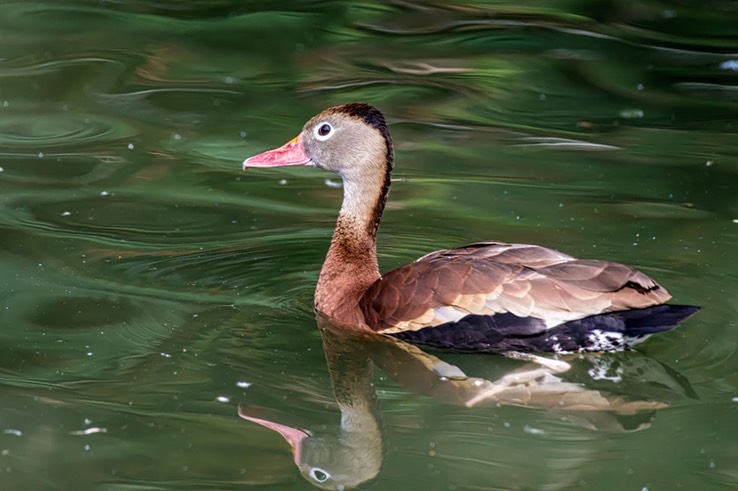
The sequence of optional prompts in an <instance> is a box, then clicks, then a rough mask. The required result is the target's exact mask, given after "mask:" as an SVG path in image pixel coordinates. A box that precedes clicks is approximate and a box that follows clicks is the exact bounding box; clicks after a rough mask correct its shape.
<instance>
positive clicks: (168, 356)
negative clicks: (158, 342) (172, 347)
mask: <svg viewBox="0 0 738 491" xmlns="http://www.w3.org/2000/svg"><path fill="white" fill-rule="evenodd" d="M159 354H160V355H161V356H162V357H164V358H171V357H172V355H170V354H169V353H164V352H163V351H162V352H161V353H159Z"/></svg>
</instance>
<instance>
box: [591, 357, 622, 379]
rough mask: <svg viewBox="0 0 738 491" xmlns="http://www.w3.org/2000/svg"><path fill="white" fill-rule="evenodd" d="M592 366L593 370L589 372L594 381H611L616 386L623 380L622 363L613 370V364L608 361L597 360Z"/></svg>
mask: <svg viewBox="0 0 738 491" xmlns="http://www.w3.org/2000/svg"><path fill="white" fill-rule="evenodd" d="M592 365H593V366H592V368H590V369H589V370H587V373H588V374H589V376H590V377H591V378H592V380H609V381H610V382H613V383H616V384H617V383H619V382H621V381H622V380H623V366H622V365H621V364H620V363H617V366H616V367H615V369H614V370H613V366H612V363H610V362H609V361H608V360H603V359H602V358H595V359H593V360H592Z"/></svg>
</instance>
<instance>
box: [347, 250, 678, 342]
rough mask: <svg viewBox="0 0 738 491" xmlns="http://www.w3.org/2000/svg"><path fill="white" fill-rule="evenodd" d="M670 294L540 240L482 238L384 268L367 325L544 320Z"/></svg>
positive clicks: (392, 327)
mask: <svg viewBox="0 0 738 491" xmlns="http://www.w3.org/2000/svg"><path fill="white" fill-rule="evenodd" d="M669 298H671V297H670V296H669V294H668V293H667V292H666V290H664V289H663V288H662V287H661V286H660V285H658V284H657V283H656V282H655V281H653V280H652V279H651V278H649V277H648V276H646V275H645V274H643V273H641V272H639V271H636V270H635V269H633V268H630V267H628V266H624V265H622V264H618V263H610V262H606V261H594V260H579V259H575V258H573V257H571V256H568V255H566V254H562V253H560V252H558V251H554V250H552V249H546V248H544V247H538V246H532V245H524V244H500V243H496V242H484V243H478V244H471V245H469V246H466V247H461V248H458V249H449V250H442V251H436V252H433V253H431V254H428V255H427V256H424V257H422V258H420V259H418V260H417V261H415V262H414V263H411V264H408V265H406V266H403V267H401V268H398V269H395V270H394V271H390V272H389V273H387V274H386V275H384V276H382V277H381V278H380V279H379V280H377V281H376V282H375V283H374V284H373V285H372V286H370V287H369V289H368V290H367V291H366V293H365V294H364V296H363V297H362V299H361V301H360V308H361V310H362V312H363V314H364V317H365V318H366V322H367V324H368V325H369V326H370V327H371V328H372V329H375V330H377V331H382V332H385V333H393V332H400V331H407V330H413V331H414V330H418V329H422V328H424V327H431V326H436V325H440V324H444V323H446V322H451V321H457V320H459V319H461V318H463V317H464V316H466V315H468V314H479V315H493V314H498V313H512V314H515V315H516V316H518V317H536V318H539V319H542V320H543V321H544V322H545V326H546V327H552V326H555V325H558V324H560V323H562V322H567V321H570V320H575V319H581V318H583V317H587V316H590V315H595V314H600V313H603V312H612V311H616V310H626V309H633V308H643V307H648V306H651V305H657V304H661V303H664V302H666V301H667V300H669Z"/></svg>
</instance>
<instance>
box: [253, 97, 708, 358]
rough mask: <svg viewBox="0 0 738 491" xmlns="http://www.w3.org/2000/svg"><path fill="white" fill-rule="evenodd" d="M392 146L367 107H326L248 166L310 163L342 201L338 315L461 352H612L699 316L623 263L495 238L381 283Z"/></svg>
mask: <svg viewBox="0 0 738 491" xmlns="http://www.w3.org/2000/svg"><path fill="white" fill-rule="evenodd" d="M393 162H394V154H393V147H392V141H391V138H390V134H389V131H388V129H387V125H386V123H385V120H384V117H383V116H382V114H381V113H380V112H379V111H377V110H376V109H374V108H373V107H371V106H369V105H366V104H358V103H356V104H346V105H343V106H337V107H333V108H329V109H326V110H325V111H323V112H322V113H320V114H318V115H317V116H315V117H314V118H313V119H311V120H310V121H308V122H307V124H306V125H305V127H304V128H303V130H302V132H301V133H300V134H299V135H298V136H297V137H296V138H295V139H293V140H291V141H290V142H289V143H287V144H285V145H284V146H282V147H280V148H278V149H276V150H271V151H268V152H264V153H262V154H260V155H256V156H254V157H251V158H249V159H247V160H246V161H245V162H244V164H243V165H244V168H247V167H275V166H284V165H314V166H316V167H320V168H322V169H326V170H329V171H332V172H335V173H336V174H338V175H339V176H341V178H342V179H343V185H344V197H343V205H342V207H341V212H340V214H339V217H338V222H337V224H336V229H335V232H334V234H333V240H332V242H331V246H330V249H329V251H328V255H327V257H326V260H325V263H324V264H323V268H322V270H321V272H320V278H319V280H318V285H317V287H316V290H315V307H316V309H317V310H318V311H320V312H323V313H325V314H326V315H328V316H331V317H333V318H334V319H336V320H338V321H340V322H342V323H345V324H348V325H351V326H354V327H359V328H364V329H369V330H373V331H376V332H379V333H383V334H390V335H393V336H395V337H398V338H400V339H403V340H406V341H410V342H415V343H421V344H427V345H433V346H439V347H448V348H456V349H465V350H467V349H468V350H518V351H554V352H582V351H614V350H619V349H623V348H627V347H630V346H631V345H632V344H635V343H637V342H640V341H642V340H643V339H645V338H646V337H648V336H649V335H651V334H653V333H655V332H659V331H665V330H668V329H672V328H673V327H675V326H676V325H677V324H678V323H679V322H681V321H682V320H684V319H685V318H686V317H688V316H690V315H691V314H693V313H694V312H695V311H696V310H697V308H696V307H691V306H683V305H666V304H665V302H666V301H667V300H669V299H670V298H671V297H670V295H669V294H668V293H667V292H666V290H664V289H663V288H662V287H661V286H660V285H659V284H657V283H656V282H655V281H654V280H652V279H651V278H649V277H648V276H646V275H645V274H643V273H641V272H639V271H636V270H634V269H632V268H630V267H628V266H624V265H622V264H617V263H610V262H605V261H595V260H578V259H575V258H573V257H571V256H568V255H565V254H562V253H560V252H557V251H554V250H551V249H546V248H543V247H539V246H532V245H521V244H501V243H493V242H485V243H477V244H471V245H468V246H465V247H461V248H458V249H450V250H442V251H436V252H433V253H430V254H428V255H426V256H424V257H422V258H420V259H418V260H417V261H415V262H413V263H411V264H408V265H406V266H403V267H401V268H399V269H396V270H394V271H391V272H389V273H387V274H385V275H384V276H380V274H379V268H378V265H377V256H376V233H377V228H378V227H379V222H380V219H381V217H382V212H383V210H384V205H385V202H386V199H387V194H388V191H389V187H390V173H391V171H392V167H393Z"/></svg>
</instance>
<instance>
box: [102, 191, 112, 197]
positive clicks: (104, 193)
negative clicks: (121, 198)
mask: <svg viewBox="0 0 738 491" xmlns="http://www.w3.org/2000/svg"><path fill="white" fill-rule="evenodd" d="M109 195H110V193H109V192H107V191H100V196H109Z"/></svg>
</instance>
